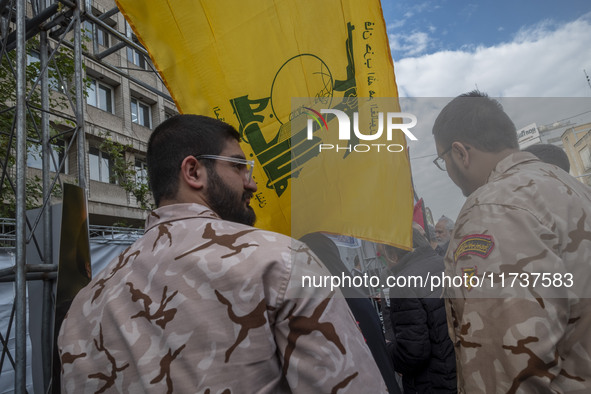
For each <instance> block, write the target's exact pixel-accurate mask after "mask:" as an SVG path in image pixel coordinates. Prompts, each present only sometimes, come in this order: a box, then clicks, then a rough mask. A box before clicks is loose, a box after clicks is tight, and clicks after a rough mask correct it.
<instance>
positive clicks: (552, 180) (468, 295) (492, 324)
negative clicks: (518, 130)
mask: <svg viewBox="0 0 591 394" xmlns="http://www.w3.org/2000/svg"><path fill="white" fill-rule="evenodd" d="M445 263H446V274H447V275H449V276H450V277H451V276H452V275H455V276H461V277H462V278H468V279H469V278H471V277H474V280H473V281H469V282H468V281H465V282H463V283H462V284H461V285H459V286H458V284H459V283H460V282H456V284H455V285H453V284H452V285H450V284H447V285H446V287H447V289H446V294H447V296H448V297H450V298H448V299H447V300H446V307H447V316H448V325H449V332H450V336H451V339H452V342H453V343H454V345H455V350H456V358H457V364H458V371H457V372H458V385H459V389H460V392H466V393H481V392H482V393H551V392H552V393H566V392H568V393H589V392H591V304H590V302H589V301H590V300H589V298H590V289H589V287H590V286H591V280H590V279H591V278H590V276H591V189H590V188H589V187H587V186H585V185H583V184H582V183H580V182H578V181H577V180H576V179H575V178H573V177H571V176H570V175H568V174H567V173H565V172H564V171H562V170H561V169H559V168H558V167H556V166H553V165H550V164H546V163H543V162H541V161H539V160H538V159H537V158H535V156H533V155H532V154H530V153H525V152H519V153H514V154H512V155H509V156H508V157H506V158H505V159H503V160H501V161H500V162H499V163H498V164H497V166H496V168H495V169H494V171H493V172H492V173H491V174H490V176H489V178H488V182H487V183H486V184H485V185H483V186H482V187H480V188H479V189H478V190H476V191H475V192H474V193H472V194H471V195H470V196H469V197H468V199H467V200H466V203H465V204H464V206H463V208H462V210H461V212H460V214H459V216H458V219H457V221H456V227H455V229H454V232H453V234H452V239H451V243H450V245H449V249H448V251H447V255H446V258H445Z"/></svg>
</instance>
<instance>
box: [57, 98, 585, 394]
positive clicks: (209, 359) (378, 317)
mask: <svg viewBox="0 0 591 394" xmlns="http://www.w3.org/2000/svg"><path fill="white" fill-rule="evenodd" d="M433 136H434V139H435V143H436V147H437V158H436V159H435V160H434V163H435V165H437V167H439V168H440V169H441V170H442V171H445V172H447V174H448V175H449V177H450V178H451V180H452V181H453V182H454V183H455V184H456V185H457V186H458V187H459V188H460V189H461V190H462V192H463V193H464V195H465V196H466V197H467V200H466V203H465V204H464V206H463V208H462V210H461V212H460V214H459V215H458V217H457V219H456V221H455V223H454V221H453V220H452V219H450V218H448V217H446V216H443V217H441V218H440V219H439V220H438V221H437V223H435V225H434V226H430V225H428V224H425V225H424V227H423V226H421V225H419V224H418V223H413V229H412V249H411V250H405V249H401V248H397V247H393V246H391V245H379V246H378V249H379V253H380V256H382V257H383V261H384V262H385V263H386V267H385V272H384V274H386V275H390V276H397V277H409V278H410V277H414V278H422V279H427V278H429V277H433V276H437V277H443V276H446V275H447V276H449V277H450V278H451V277H463V278H468V279H470V278H475V279H479V280H481V281H483V280H484V279H490V281H489V282H488V285H489V287H490V288H494V289H495V292H494V293H492V292H485V293H483V292H480V289H479V288H477V286H474V285H473V282H472V281H471V280H468V281H464V282H462V285H461V286H455V285H450V283H452V282H450V283H448V284H447V285H445V284H442V285H441V286H435V287H433V286H431V287H427V286H414V287H413V286H409V287H404V288H401V287H393V288H390V289H389V292H387V297H385V298H384V299H383V300H381V302H380V310H379V311H378V310H376V308H375V307H374V304H372V302H371V301H370V298H369V297H368V294H367V293H366V292H364V289H359V288H355V287H349V288H342V289H339V290H338V291H336V292H335V291H331V290H330V289H328V288H322V289H316V291H315V293H314V296H310V297H303V296H301V295H300V296H296V295H294V294H298V292H297V291H294V289H293V288H294V286H297V284H298V283H300V282H301V280H300V279H301V278H302V277H303V276H304V275H306V274H307V273H313V274H317V273H318V272H319V270H320V272H325V273H327V274H330V275H338V276H347V275H350V276H351V277H354V276H358V275H362V274H363V270H364V267H363V265H362V264H360V261H359V259H358V260H357V261H356V264H355V266H354V267H353V269H352V270H350V269H349V268H348V267H347V266H346V265H345V264H344V263H343V261H342V259H341V257H340V254H339V251H338V249H337V247H336V246H335V244H334V243H333V242H332V241H331V240H330V239H329V238H328V237H326V236H324V235H323V234H322V233H314V234H308V235H306V236H305V237H303V238H302V239H300V240H294V239H291V238H289V237H287V236H284V235H280V234H277V233H273V232H269V231H263V230H260V229H257V228H256V227H253V225H254V224H255V220H256V216H255V213H254V211H253V210H252V208H251V207H250V199H251V198H252V197H253V194H254V193H255V192H256V190H257V185H256V183H255V182H254V180H253V178H252V167H253V165H254V163H253V162H252V161H249V160H247V159H246V157H245V155H244V152H243V151H242V149H241V148H240V145H239V141H240V138H239V134H238V132H237V131H236V130H235V129H234V128H233V127H232V126H229V125H227V124H225V123H223V122H221V121H219V120H216V119H212V118H208V117H205V116H198V115H177V116H175V117H172V118H170V119H168V120H166V121H164V122H163V123H162V124H160V125H159V126H158V127H157V128H156V129H155V130H154V132H153V133H152V135H151V137H150V140H149V144H148V156H147V161H148V173H149V180H150V187H151V190H152V192H153V195H154V200H155V202H156V205H157V208H156V209H155V210H154V211H152V212H151V213H150V215H149V217H148V219H147V221H146V227H145V234H144V236H143V237H142V238H141V239H140V240H138V241H137V242H136V243H135V244H133V245H131V246H130V247H129V248H128V249H127V250H125V251H124V252H123V253H122V254H121V255H120V256H119V257H118V258H117V259H115V260H114V261H112V262H111V263H110V264H109V266H108V267H107V268H106V269H104V270H103V271H102V272H101V273H99V274H98V275H97V276H96V277H94V278H93V279H92V281H91V283H90V284H89V285H88V286H87V287H86V288H84V289H83V290H81V291H80V293H79V294H78V295H77V297H76V298H75V300H74V302H73V303H72V306H71V307H70V310H69V312H68V315H67V317H66V319H65V320H64V322H63V324H62V327H61V330H60V335H59V353H60V359H61V364H62V365H61V368H62V369H61V370H62V380H61V384H62V391H63V392H71V393H78V392H104V391H107V390H111V391H118V392H158V393H160V392H169V393H171V392H190V393H194V392H199V393H212V394H213V393H240V392H244V393H281V392H301V393H324V392H326V393H329V392H331V393H337V392H338V393H381V392H389V393H456V392H460V393H480V392H486V393H497V392H507V393H543V392H561V393H562V392H569V393H587V392H590V391H591V337H590V336H589V335H588V333H589V332H590V330H591V310H590V307H591V302H590V297H589V294H588V290H587V289H586V287H587V283H589V280H590V279H591V278H589V276H590V275H591V189H590V188H589V187H588V186H585V185H583V184H582V183H580V182H578V181H577V180H576V179H575V178H573V177H572V176H570V175H569V174H568V169H567V168H564V166H563V164H564V161H563V160H562V161H559V162H558V165H557V164H553V163H556V162H555V161H553V159H552V158H554V157H556V155H559V153H557V152H556V151H555V150H553V148H550V149H541V150H540V151H541V153H540V151H537V150H536V149H533V150H532V152H527V151H520V150H519V147H518V144H517V136H516V132H515V126H514V124H513V122H512V121H511V119H509V117H508V116H507V115H506V113H505V112H504V111H503V108H502V107H501V106H500V104H499V103H498V102H497V101H495V100H493V99H491V98H489V97H487V96H486V95H485V94H483V93H481V92H478V91H473V92H470V93H467V94H464V95H461V96H459V97H457V98H455V99H454V100H452V101H451V102H450V103H449V104H448V105H447V106H446V107H445V108H444V109H443V110H442V111H441V113H440V114H439V116H438V117H437V119H436V120H435V123H434V125H433ZM563 153H564V152H563ZM561 163H562V165H561ZM566 163H567V164H568V159H567V162H566ZM565 170H566V171H565ZM489 274H490V276H488V275H489ZM512 275H517V276H518V278H519V279H518V282H517V285H515V281H513V284H512V285H511V286H509V284H508V283H509V282H494V280H497V281H498V280H500V278H503V279H505V278H510V277H512ZM536 277H541V278H542V279H541V280H540V281H539V282H538V284H534V282H533V280H534V278H536ZM544 279H548V280H549V281H544ZM493 282H494V284H496V285H497V287H496V288H495V287H494V284H493ZM499 283H502V285H500V284H499ZM548 283H549V285H548ZM546 285H547V286H546ZM490 288H489V289H488V290H490ZM544 290H548V291H544ZM550 290H552V291H550ZM337 293H339V294H337ZM340 293H342V295H343V296H344V297H342V296H340ZM483 294H484V295H486V296H483Z"/></svg>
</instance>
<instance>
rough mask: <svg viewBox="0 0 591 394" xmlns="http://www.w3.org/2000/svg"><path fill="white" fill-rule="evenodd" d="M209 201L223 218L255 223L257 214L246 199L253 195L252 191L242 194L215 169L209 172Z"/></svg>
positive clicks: (211, 206) (243, 222)
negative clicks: (232, 187)
mask: <svg viewBox="0 0 591 394" xmlns="http://www.w3.org/2000/svg"><path fill="white" fill-rule="evenodd" d="M207 175H208V176H207V194H206V197H207V202H208V204H209V207H210V208H211V209H212V210H213V211H214V212H215V213H217V214H218V215H219V216H220V217H221V218H222V219H224V220H229V221H231V222H236V223H241V224H246V225H248V226H252V225H254V223H255V221H256V214H255V213H254V210H253V209H252V208H251V207H250V205H246V201H247V200H248V199H250V198H251V197H252V192H249V191H244V193H242V195H240V194H239V193H237V192H235V191H234V190H232V189H231V188H230V187H229V186H228V185H227V184H226V183H225V182H224V181H223V179H222V178H220V177H219V176H218V174H217V173H216V172H215V170H213V169H212V170H210V171H208V174H207Z"/></svg>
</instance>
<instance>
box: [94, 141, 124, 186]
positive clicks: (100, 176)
mask: <svg viewBox="0 0 591 394" xmlns="http://www.w3.org/2000/svg"><path fill="white" fill-rule="evenodd" d="M88 167H89V169H90V179H92V180H93V181H99V182H105V183H117V182H116V181H115V179H112V178H113V161H112V160H111V157H110V156H109V155H108V154H107V153H105V152H102V151H100V150H99V149H97V148H94V147H91V148H90V149H89V150H88Z"/></svg>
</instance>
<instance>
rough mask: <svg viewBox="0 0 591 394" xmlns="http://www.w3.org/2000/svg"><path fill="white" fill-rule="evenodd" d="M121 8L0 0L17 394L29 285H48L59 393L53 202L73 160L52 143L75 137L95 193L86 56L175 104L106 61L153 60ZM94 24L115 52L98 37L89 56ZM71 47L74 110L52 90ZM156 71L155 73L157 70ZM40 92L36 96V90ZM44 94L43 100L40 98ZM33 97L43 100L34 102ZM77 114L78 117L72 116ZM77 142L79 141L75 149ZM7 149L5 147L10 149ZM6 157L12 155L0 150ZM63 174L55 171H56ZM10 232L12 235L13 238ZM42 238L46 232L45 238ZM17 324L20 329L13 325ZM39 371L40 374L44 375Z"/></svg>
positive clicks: (0, 277)
mask: <svg viewBox="0 0 591 394" xmlns="http://www.w3.org/2000/svg"><path fill="white" fill-rule="evenodd" d="M118 12H119V10H118V9H117V8H116V7H115V8H113V9H111V10H109V11H107V12H105V13H103V14H102V15H98V16H97V15H96V10H94V13H93V8H92V4H91V0H74V1H70V0H60V1H56V0H29V1H25V0H0V62H2V67H5V71H7V72H6V74H5V75H6V76H7V77H6V78H8V79H10V80H12V79H13V80H14V90H15V92H16V94H15V96H14V98H11V99H8V100H6V101H4V102H0V115H2V116H4V117H5V118H8V117H10V119H11V121H8V122H5V123H3V124H9V123H10V124H11V126H10V127H6V128H5V127H3V126H2V127H0V136H2V137H3V138H4V141H7V146H6V147H5V148H6V149H5V152H6V155H4V157H0V203H4V201H6V199H7V196H8V195H12V196H14V197H13V198H14V201H15V203H16V204H15V206H16V210H15V211H16V214H15V219H0V221H2V222H1V226H2V234H0V246H3V245H4V246H6V245H9V246H10V242H8V238H10V240H12V241H13V245H12V247H13V249H12V250H13V251H14V255H15V264H14V266H13V267H11V268H7V269H1V270H0V282H7V281H11V282H12V281H14V289H15V290H14V293H15V297H14V305H13V308H12V314H11V318H10V324H9V328H8V332H1V333H0V342H1V343H0V349H1V350H2V353H1V356H0V371H1V370H2V364H3V363H5V362H7V363H11V365H12V367H13V368H14V372H15V381H14V389H15V392H16V393H25V392H26V364H27V360H26V327H27V315H26V310H27V306H26V302H27V300H26V292H27V282H28V281H38V280H42V281H43V306H42V318H41V321H42V328H41V333H42V334H41V335H42V338H41V341H42V369H43V383H44V391H45V392H49V391H52V390H55V391H56V392H57V391H59V388H57V390H56V388H55V387H54V388H52V387H51V374H52V372H51V371H52V357H53V355H52V351H53V350H52V347H53V318H54V314H55V311H54V309H55V305H54V302H55V300H54V296H53V294H54V293H53V289H54V285H55V281H56V277H57V262H55V261H53V260H54V259H53V257H52V256H53V255H54V250H53V244H54V242H53V239H52V223H53V220H54V218H52V216H51V209H50V204H49V203H50V199H51V196H52V194H53V193H54V192H55V190H56V189H57V188H59V187H60V186H61V185H62V180H61V179H60V169H62V168H63V167H64V166H65V160H66V159H65V157H63V158H61V159H56V158H55V152H54V151H53V150H52V144H53V143H55V141H56V140H57V139H59V138H60V137H63V136H64V135H67V136H68V137H71V139H70V144H69V146H68V147H67V148H66V149H68V150H69V149H70V148H71V147H72V149H74V148H73V147H76V148H75V151H76V157H77V178H76V179H77V183H78V185H79V186H81V187H82V188H83V190H84V191H85V193H86V194H87V193H88V186H87V180H86V174H87V171H86V152H85V150H86V149H85V140H84V139H85V129H84V108H85V103H86V100H85V92H84V86H85V85H84V70H83V62H84V59H85V58H88V59H92V60H93V61H95V62H98V63H100V64H101V66H103V67H105V68H107V69H108V70H110V71H113V72H115V73H117V74H120V75H122V76H124V77H125V78H127V79H129V80H131V81H133V82H135V83H137V84H138V85H141V86H143V87H145V88H146V89H148V90H150V91H152V92H154V93H156V94H158V95H160V96H163V97H165V98H166V99H170V97H169V96H167V95H166V94H164V93H162V92H160V91H159V90H157V89H155V88H154V87H152V86H148V85H147V84H145V83H143V82H142V81H140V80H138V79H137V78H133V77H132V76H130V75H129V73H128V72H127V70H125V69H124V68H123V67H117V66H115V65H112V64H109V63H107V62H105V60H104V59H105V58H106V57H107V56H108V55H110V54H112V53H114V52H116V51H118V50H121V49H124V48H127V47H131V48H133V49H135V50H136V51H137V52H139V53H140V54H142V55H143V56H146V57H147V52H146V50H145V49H144V48H143V47H142V46H141V45H139V44H137V43H136V42H134V41H133V40H132V38H131V31H128V32H124V33H121V32H119V31H117V30H115V29H114V28H113V27H111V26H109V24H107V23H105V19H106V18H109V17H110V16H112V15H114V14H116V13H118ZM85 21H88V22H90V23H91V25H92V28H93V33H96V30H97V29H98V28H100V29H102V30H103V31H107V32H108V33H109V34H111V35H112V36H113V37H115V38H116V39H117V40H118V43H116V44H115V45H113V46H112V47H110V48H108V49H107V50H104V51H103V52H98V45H97V43H96V34H93V36H92V37H93V38H92V39H93V44H92V47H91V49H90V50H88V51H86V50H85V49H84V48H85V47H84V45H83V33H82V28H81V27H82V25H83V23H84V22H85ZM32 39H35V40H38V50H39V62H40V68H39V69H40V72H39V74H38V76H37V78H36V80H35V81H30V80H29V81H27V80H26V76H27V55H28V54H27V43H28V42H30V41H31V40H32ZM63 48H67V49H68V50H69V51H71V53H72V54H73V59H74V73H73V76H74V80H73V81H71V80H68V81H66V80H59V81H57V84H58V86H70V87H73V88H72V89H65V90H63V91H62V94H64V95H65V96H66V99H67V100H66V101H67V103H68V107H69V108H68V109H67V110H64V109H60V110H56V109H54V108H52V106H51V105H50V99H51V97H52V94H55V92H52V91H51V89H50V86H52V83H53V84H55V83H56V81H55V77H50V76H49V70H51V69H52V67H53V64H55V63H52V62H53V61H54V58H55V57H56V55H57V54H58V52H59V51H60V50H62V49H63ZM151 71H152V72H155V70H153V69H152V70H151ZM34 92H36V93H34ZM35 95H37V96H35ZM33 97H36V99H35V100H33ZM72 114H73V116H72ZM56 120H63V121H64V123H68V124H69V125H70V126H69V127H68V129H67V130H63V132H62V133H61V134H58V135H56V134H55V132H54V133H52V132H51V124H52V123H53V122H56ZM52 134H53V135H52ZM74 141H76V143H75V144H74ZM28 144H29V145H30V144H37V145H39V146H41V150H40V152H41V154H40V156H41V158H42V181H41V183H42V196H43V197H42V201H41V202H40V204H39V205H41V208H40V209H38V210H37V214H35V215H34V216H33V217H32V216H31V214H30V213H29V214H28V215H27V211H26V205H27V195H26V191H27V190H26V187H27V182H26V180H27V145H28ZM2 148H3V147H0V149H2ZM0 152H2V154H4V150H0ZM52 168H53V169H54V170H55V169H57V170H55V172H52V171H51V169H52ZM7 234H8V238H6V237H7ZM38 234H41V236H40V237H41V238H42V239H39V236H38ZM31 248H34V250H36V253H37V254H38V255H39V256H40V261H41V264H31V263H28V261H29V262H30V261H31V260H30V259H28V258H27V250H29V251H30V250H31ZM13 321H14V327H13V325H12V322H13ZM11 329H12V330H14V331H13V332H14V335H15V350H14V354H11V352H10V351H9V348H8V336H9V333H10V330H11ZM36 373H37V374H39V373H40V371H36Z"/></svg>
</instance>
